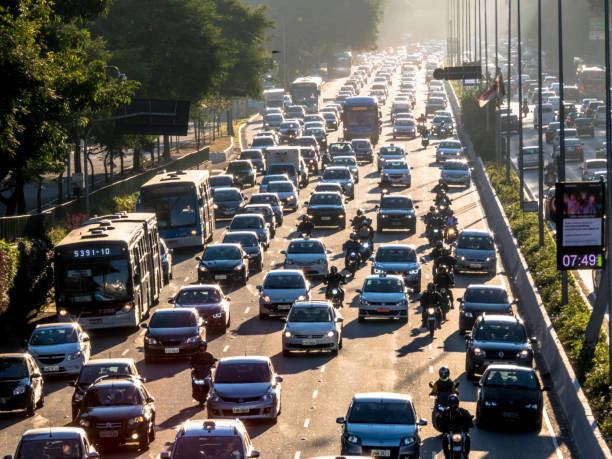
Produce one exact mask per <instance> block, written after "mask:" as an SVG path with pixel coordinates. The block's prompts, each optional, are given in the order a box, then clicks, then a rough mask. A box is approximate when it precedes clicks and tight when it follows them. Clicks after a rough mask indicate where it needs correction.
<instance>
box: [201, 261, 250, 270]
mask: <svg viewBox="0 0 612 459" xmlns="http://www.w3.org/2000/svg"><path fill="white" fill-rule="evenodd" d="M240 263H241V260H204V261H202V262H201V263H200V265H201V266H205V267H206V268H208V269H229V268H234V267H235V266H238V265H239V264H240Z"/></svg>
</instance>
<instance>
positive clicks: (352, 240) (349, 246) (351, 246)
mask: <svg viewBox="0 0 612 459" xmlns="http://www.w3.org/2000/svg"><path fill="white" fill-rule="evenodd" d="M359 249H361V245H360V244H359V237H358V236H357V234H355V233H351V235H350V237H349V240H348V241H346V242H345V243H344V244H343V245H342V250H344V263H345V264H348V258H349V255H350V253H351V252H355V253H356V254H357V255H359Z"/></svg>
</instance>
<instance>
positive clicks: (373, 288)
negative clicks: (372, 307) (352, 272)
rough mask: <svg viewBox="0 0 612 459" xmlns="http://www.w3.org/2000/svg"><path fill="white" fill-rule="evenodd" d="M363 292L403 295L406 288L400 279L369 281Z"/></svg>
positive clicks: (366, 282)
mask: <svg viewBox="0 0 612 459" xmlns="http://www.w3.org/2000/svg"><path fill="white" fill-rule="evenodd" d="M363 291H364V292H370V293H401V292H403V291H404V286H403V285H402V281H400V280H399V279H390V278H377V279H367V280H366V281H365V285H364V286H363Z"/></svg>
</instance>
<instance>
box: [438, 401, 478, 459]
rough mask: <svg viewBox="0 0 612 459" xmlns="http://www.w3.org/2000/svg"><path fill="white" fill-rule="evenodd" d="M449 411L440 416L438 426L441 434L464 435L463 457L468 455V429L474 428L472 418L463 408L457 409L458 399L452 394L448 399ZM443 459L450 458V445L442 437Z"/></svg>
mask: <svg viewBox="0 0 612 459" xmlns="http://www.w3.org/2000/svg"><path fill="white" fill-rule="evenodd" d="M448 405H449V409H448V410H446V411H444V412H443V413H442V414H441V415H440V420H439V425H440V430H441V431H442V432H444V433H445V434H446V433H449V432H463V433H465V456H466V457H467V456H468V455H469V453H470V433H469V432H470V428H472V427H474V420H473V419H474V417H473V416H472V415H471V414H470V413H469V411H467V410H466V409H464V408H460V407H459V397H457V396H456V395H455V394H452V395H450V396H449V397H448ZM442 447H443V451H444V457H449V456H450V445H449V443H448V438H447V436H446V435H444V437H443V439H442Z"/></svg>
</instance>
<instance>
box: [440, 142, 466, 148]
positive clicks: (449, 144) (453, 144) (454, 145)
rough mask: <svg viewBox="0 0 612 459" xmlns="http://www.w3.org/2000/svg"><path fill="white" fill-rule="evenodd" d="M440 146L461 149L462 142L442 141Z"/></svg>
mask: <svg viewBox="0 0 612 459" xmlns="http://www.w3.org/2000/svg"><path fill="white" fill-rule="evenodd" d="M438 147H439V148H453V149H457V150H460V149H461V144H460V143H458V142H440V145H438Z"/></svg>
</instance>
